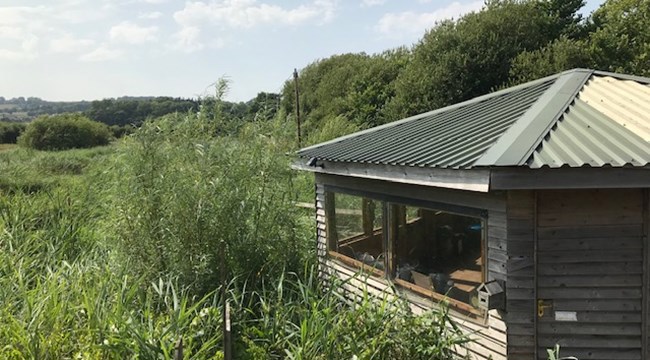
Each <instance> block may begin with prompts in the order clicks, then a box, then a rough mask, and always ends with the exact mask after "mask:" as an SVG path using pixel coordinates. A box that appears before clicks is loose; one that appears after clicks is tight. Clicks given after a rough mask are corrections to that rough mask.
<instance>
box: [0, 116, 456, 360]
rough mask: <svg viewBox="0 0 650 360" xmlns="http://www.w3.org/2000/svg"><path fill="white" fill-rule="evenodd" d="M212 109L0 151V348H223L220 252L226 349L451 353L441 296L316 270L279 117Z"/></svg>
mask: <svg viewBox="0 0 650 360" xmlns="http://www.w3.org/2000/svg"><path fill="white" fill-rule="evenodd" d="M217 124H218V122H211V121H210V119H208V118H206V117H205V116H204V115H201V114H188V115H174V116H168V117H166V118H163V119H160V120H158V121H154V122H150V123H147V124H145V125H144V126H143V128H142V129H140V130H139V131H137V132H136V133H135V134H133V135H130V136H128V137H127V138H126V139H124V140H121V141H120V142H119V143H117V144H115V145H113V146H110V147H105V148H99V149H92V150H83V151H79V150H76V151H64V152H58V153H56V154H51V153H43V152H38V151H27V150H23V149H19V150H11V151H8V152H3V153H0V170H2V171H1V172H0V359H125V358H127V359H128V358H130V359H171V358H172V357H173V352H174V347H175V344H176V343H177V342H178V340H179V339H180V338H182V339H183V344H184V354H185V358H187V359H220V358H221V357H222V356H223V353H222V351H221V341H222V333H221V330H220V329H221V328H220V326H221V313H220V311H219V309H220V308H221V305H222V304H221V301H222V300H221V297H220V296H216V295H215V294H217V293H218V291H219V288H218V284H219V281H218V274H219V270H220V269H222V268H224V267H225V269H226V270H228V272H229V273H230V277H231V281H230V282H229V283H228V288H227V293H228V299H229V301H230V304H231V308H232V319H233V325H232V327H233V339H234V343H235V349H234V354H235V358H237V359H352V358H355V357H356V358H358V359H397V358H408V359H454V358H455V356H456V355H455V354H454V353H453V351H452V350H453V349H454V347H457V346H462V345H463V344H464V343H466V342H467V341H468V339H467V338H466V337H465V336H463V335H461V334H460V332H459V331H458V329H456V328H455V327H454V325H453V323H452V322H451V321H450V319H449V317H448V315H447V313H446V310H445V309H444V308H442V309H441V310H437V311H432V312H430V313H429V314H427V315H425V316H423V317H419V316H414V315H413V314H411V313H410V312H409V310H408V307H407V306H405V304H404V303H402V302H400V300H394V299H376V298H374V297H371V296H369V295H368V294H365V295H364V296H362V297H361V299H358V301H354V302H351V301H350V300H348V299H345V298H343V297H342V295H341V294H343V293H344V291H343V289H344V287H345V286H346V284H336V283H334V284H328V287H327V288H324V287H321V286H320V283H319V281H318V279H317V276H316V272H315V271H313V267H312V265H311V263H312V260H313V252H312V249H313V248H314V246H313V245H314V243H313V235H312V233H313V230H312V228H313V220H312V218H311V216H310V215H306V214H305V213H304V212H302V210H300V209H298V208H296V207H295V206H294V202H295V200H296V199H297V192H298V191H299V190H296V188H295V186H294V181H295V179H294V177H293V174H292V173H291V172H290V170H289V167H288V161H289V159H288V158H287V157H286V156H285V155H284V153H285V152H286V151H287V150H288V149H290V147H291V145H289V141H285V138H284V137H283V136H281V134H282V133H283V131H284V130H283V129H282V126H281V124H275V123H273V122H267V123H258V124H243V125H242V124H238V125H237V126H236V131H235V134H230V135H227V136H225V135H218V131H217V129H216V125H217ZM233 131H234V130H233ZM220 247H224V248H225V249H226V250H227V251H225V254H226V258H225V259H223V258H222V257H221V256H220V252H219V249H220Z"/></svg>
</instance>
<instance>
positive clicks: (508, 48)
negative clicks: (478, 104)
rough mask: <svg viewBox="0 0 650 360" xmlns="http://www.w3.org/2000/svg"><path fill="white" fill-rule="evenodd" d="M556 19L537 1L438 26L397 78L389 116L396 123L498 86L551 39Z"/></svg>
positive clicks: (499, 4)
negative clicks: (523, 56) (515, 64)
mask: <svg viewBox="0 0 650 360" xmlns="http://www.w3.org/2000/svg"><path fill="white" fill-rule="evenodd" d="M563 18H565V17H563ZM557 19H558V17H557V16H552V15H551V14H549V12H548V11H547V10H546V9H543V8H542V7H540V6H539V3H538V2H534V1H524V2H517V1H490V2H488V3H487V5H486V8H485V9H483V10H482V11H480V12H477V13H470V14H467V15H465V16H463V17H462V18H461V19H459V20H458V21H444V22H441V23H439V24H437V25H436V26H435V27H434V28H433V29H431V30H430V31H428V32H427V33H426V34H425V35H424V37H423V38H422V40H421V41H420V42H419V43H418V44H417V45H416V46H415V48H414V49H413V60H412V61H411V62H410V63H409V64H408V65H407V67H406V69H404V71H403V72H402V74H401V75H400V77H399V78H398V79H397V83H396V87H397V89H396V90H397V95H396V96H395V97H394V98H393V100H392V101H391V102H390V103H389V104H388V110H387V111H388V113H389V116H390V117H391V118H392V119H394V120H396V119H399V118H402V117H406V116H409V115H414V114H417V113H421V112H425V111H428V110H432V109H436V108H440V107H443V106H446V105H450V104H453V103H457V102H460V101H463V100H467V99H470V98H473V97H476V96H479V95H482V94H485V93H488V92H490V91H491V90H493V89H495V88H497V87H500V86H501V85H502V84H504V83H506V82H507V80H508V78H509V73H510V63H511V61H512V59H514V58H515V57H516V56H517V55H518V54H519V53H521V52H523V51H533V50H536V49H539V48H541V47H543V46H544V45H546V44H547V43H548V42H550V41H552V40H553V39H554V32H557V31H554V30H556V29H557V28H558V26H559V25H558V24H557Z"/></svg>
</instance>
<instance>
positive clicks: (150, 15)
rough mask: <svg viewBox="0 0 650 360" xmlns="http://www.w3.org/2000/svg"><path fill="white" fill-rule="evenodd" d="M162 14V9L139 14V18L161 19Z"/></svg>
mask: <svg viewBox="0 0 650 360" xmlns="http://www.w3.org/2000/svg"><path fill="white" fill-rule="evenodd" d="M162 16H163V13H161V12H160V11H154V12H150V13H144V14H140V15H139V16H138V18H140V19H149V20H153V19H159V18H161V17H162Z"/></svg>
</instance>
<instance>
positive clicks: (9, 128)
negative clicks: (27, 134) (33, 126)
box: [0, 122, 26, 144]
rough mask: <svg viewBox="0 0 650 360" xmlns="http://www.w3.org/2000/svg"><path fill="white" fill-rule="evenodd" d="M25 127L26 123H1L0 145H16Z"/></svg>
mask: <svg viewBox="0 0 650 360" xmlns="http://www.w3.org/2000/svg"><path fill="white" fill-rule="evenodd" d="M25 127H26V124H25V123H15V122H0V144H15V143H16V142H17V141H18V136H20V134H21V133H22V132H23V131H25Z"/></svg>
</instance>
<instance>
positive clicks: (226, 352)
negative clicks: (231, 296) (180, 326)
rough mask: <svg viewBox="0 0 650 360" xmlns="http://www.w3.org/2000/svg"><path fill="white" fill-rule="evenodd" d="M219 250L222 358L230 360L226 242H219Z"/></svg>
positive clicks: (230, 343) (230, 342)
mask: <svg viewBox="0 0 650 360" xmlns="http://www.w3.org/2000/svg"><path fill="white" fill-rule="evenodd" d="M220 245H221V249H219V252H220V253H221V254H220V257H221V301H222V312H221V322H222V324H221V325H222V326H221V328H222V333H223V358H224V360H232V341H231V336H230V306H229V304H228V291H227V287H228V275H227V273H226V264H227V261H226V246H227V244H226V242H225V241H223V240H222V241H221V244H220Z"/></svg>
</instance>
